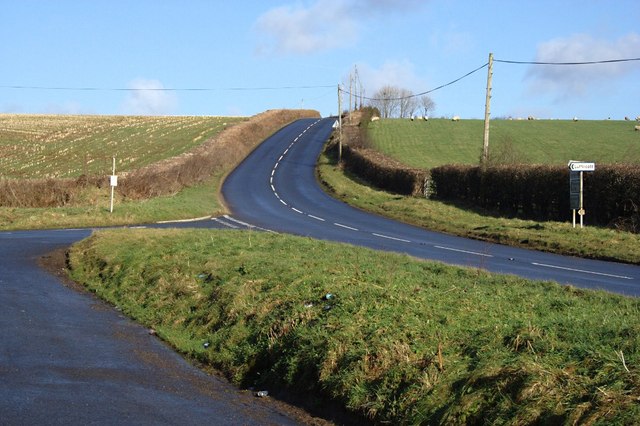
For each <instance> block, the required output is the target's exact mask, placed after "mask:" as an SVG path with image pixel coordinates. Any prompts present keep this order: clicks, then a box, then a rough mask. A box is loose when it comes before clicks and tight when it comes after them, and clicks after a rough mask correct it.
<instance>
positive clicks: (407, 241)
mask: <svg viewBox="0 0 640 426" xmlns="http://www.w3.org/2000/svg"><path fill="white" fill-rule="evenodd" d="M371 235H375V236H376V237H380V238H386V239H388V240H394V241H401V242H403V243H410V242H411V241H409V240H405V239H402V238H396V237H390V236H388V235H384V234H376V233H375V232H372V233H371Z"/></svg>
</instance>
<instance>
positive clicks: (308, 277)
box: [70, 230, 640, 424]
mask: <svg viewBox="0 0 640 426" xmlns="http://www.w3.org/2000/svg"><path fill="white" fill-rule="evenodd" d="M70 262H71V265H72V277H73V278H74V279H76V280H78V281H79V282H82V283H85V284H86V285H87V286H88V288H90V289H91V290H92V291H94V292H96V293H97V294H98V295H100V296H101V297H103V298H105V299H107V300H109V301H110V302H111V303H113V304H115V305H117V306H119V307H120V308H121V309H122V310H123V312H125V313H127V314H128V315H130V316H132V317H134V318H135V319H137V320H138V321H140V322H141V323H143V324H145V325H147V326H148V327H152V328H154V329H155V330H156V331H157V333H158V335H159V336H161V337H162V338H164V339H166V340H168V341H169V342H170V343H171V344H172V345H174V346H175V347H176V348H177V349H178V350H180V351H182V352H184V353H186V354H188V355H189V356H191V357H194V358H195V359H197V360H199V361H201V362H203V363H205V364H207V365H212V366H214V367H216V368H219V369H221V370H222V371H223V372H224V373H225V374H226V375H227V376H228V377H229V378H231V379H232V380H233V381H234V382H236V383H238V384H240V385H242V386H247V387H249V386H255V387H256V388H260V389H267V390H269V392H270V394H272V395H278V393H279V391H278V390H279V389H283V388H286V389H287V390H289V391H294V392H297V393H301V394H307V395H323V396H326V397H329V398H331V399H333V400H335V401H337V402H339V403H340V404H342V405H344V406H345V407H347V408H349V409H350V410H353V411H354V412H356V413H360V414H361V415H364V416H366V417H369V418H371V419H373V420H375V421H376V422H388V423H392V424H470V423H473V424H476V423H486V424H531V423H543V424H544V423H553V424H558V423H565V424H585V423H599V424H632V423H634V422H635V421H637V419H638V418H639V417H640V404H638V400H637V398H638V389H640V388H639V386H640V376H639V375H638V373H639V371H638V365H640V352H639V350H640V315H639V314H640V301H639V300H638V299H631V298H624V297H621V296H615V295H610V294H606V293H603V292H593V291H584V290H577V289H575V288H572V287H561V286H559V285H557V284H553V283H545V282H532V281H527V280H524V279H519V278H515V277H506V276H497V275H491V274H488V273H485V272H481V271H477V270H472V269H462V268H457V267H449V266H444V265H442V264H438V263H433V262H423V261H418V260H415V259H412V258H410V257H408V256H402V255H396V254H390V253H381V252H375V251H372V250H367V249H363V248H357V247H351V246H346V245H339V244H335V243H329V242H323V241H314V240H311V239H306V238H299V237H291V236H285V235H275V234H268V233H255V232H246V231H245V232H240V231H207V230H182V231H179V230H116V231H108V232H100V233H97V234H94V236H92V237H91V238H90V239H88V240H85V241H83V242H81V243H78V244H77V245H75V246H74V247H73V250H72V252H71V255H70ZM327 293H331V294H332V295H333V297H332V298H331V299H330V300H323V296H325V295H326V294H327ZM205 343H209V344H210V346H208V348H205V345H204V344H205ZM623 359H624V361H623Z"/></svg>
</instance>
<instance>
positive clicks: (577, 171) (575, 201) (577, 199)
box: [569, 160, 596, 228]
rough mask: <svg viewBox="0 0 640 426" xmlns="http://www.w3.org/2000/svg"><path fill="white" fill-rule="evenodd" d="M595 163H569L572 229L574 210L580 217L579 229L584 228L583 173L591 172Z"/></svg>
mask: <svg viewBox="0 0 640 426" xmlns="http://www.w3.org/2000/svg"><path fill="white" fill-rule="evenodd" d="M595 169H596V163H586V162H584V161H573V160H572V161H569V202H570V207H571V210H572V211H573V227H574V228H575V227H576V210H577V211H578V215H579V216H580V228H583V227H584V215H585V213H586V212H585V210H584V196H583V194H584V179H583V173H584V172H593V171H595Z"/></svg>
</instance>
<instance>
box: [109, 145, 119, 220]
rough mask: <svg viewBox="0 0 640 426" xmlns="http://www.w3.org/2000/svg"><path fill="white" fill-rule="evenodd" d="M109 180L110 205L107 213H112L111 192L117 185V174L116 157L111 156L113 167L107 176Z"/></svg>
mask: <svg viewBox="0 0 640 426" xmlns="http://www.w3.org/2000/svg"><path fill="white" fill-rule="evenodd" d="M109 178H110V179H109V182H110V184H111V207H110V208H109V213H113V192H114V189H115V187H116V186H118V176H116V157H113V168H112V169H111V176H109Z"/></svg>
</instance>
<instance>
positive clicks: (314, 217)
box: [307, 214, 325, 222]
mask: <svg viewBox="0 0 640 426" xmlns="http://www.w3.org/2000/svg"><path fill="white" fill-rule="evenodd" d="M307 216H309V217H310V218H311V219H315V220H319V221H321V222H324V221H325V220H324V219H323V218H321V217H318V216H314V215H312V214H308V215H307Z"/></svg>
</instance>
